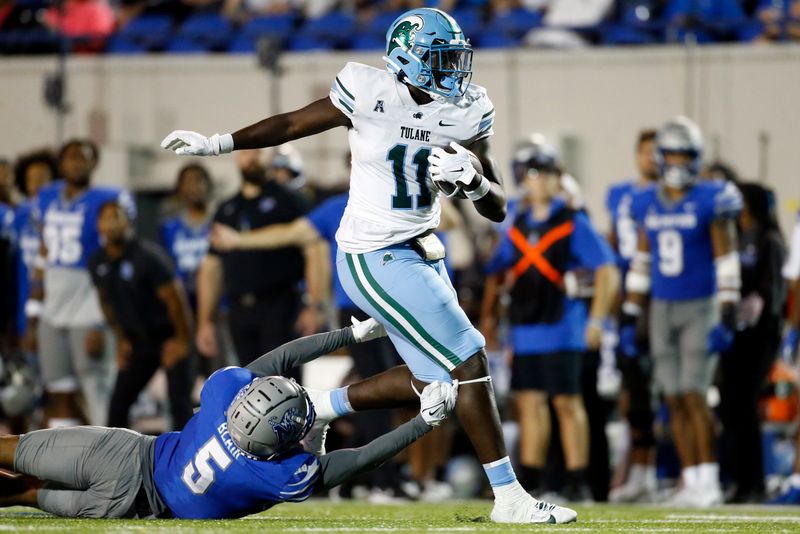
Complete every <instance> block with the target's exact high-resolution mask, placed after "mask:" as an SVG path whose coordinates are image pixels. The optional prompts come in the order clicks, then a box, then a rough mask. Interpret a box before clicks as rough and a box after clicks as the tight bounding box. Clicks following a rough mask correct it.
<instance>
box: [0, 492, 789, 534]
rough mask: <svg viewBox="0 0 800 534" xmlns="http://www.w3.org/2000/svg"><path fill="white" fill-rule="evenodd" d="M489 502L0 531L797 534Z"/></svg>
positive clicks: (669, 514)
mask: <svg viewBox="0 0 800 534" xmlns="http://www.w3.org/2000/svg"><path fill="white" fill-rule="evenodd" d="M490 507H491V504H490V503H489V502H488V501H466V502H449V503H443V504H400V505H381V506H378V505H370V504H365V503H359V502H346V503H339V504H335V503H331V502H329V501H322V500H319V501H310V502H306V503H304V504H292V505H282V506H278V507H276V508H275V509H273V510H271V511H269V512H266V513H263V514H259V515H253V516H250V517H248V518H246V519H239V520H235V521H177V520H169V521H165V520H159V521H140V520H87V519H72V520H70V519H55V518H53V517H51V516H48V515H46V514H43V513H40V512H36V511H32V510H29V509H25V508H14V509H8V510H3V511H2V512H0V531H11V532H19V531H28V532H70V531H71V532H87V533H92V532H133V531H140V532H187V533H188V532H191V533H198V534H200V533H211V532H214V533H226V534H227V533H235V532H258V533H260V534H267V533H269V534H271V533H274V532H397V533H403V532H426V531H427V532H510V531H517V530H547V531H561V532H698V531H704V532H769V533H776V534H777V533H779V532H800V508H783V507H782V508H763V507H746V508H744V507H733V508H732V507H724V508H716V509H713V510H668V509H658V508H641V507H635V506H609V505H595V506H584V507H579V508H578V510H579V512H580V515H579V517H578V522H577V523H573V524H570V525H532V526H526V527H512V526H510V525H495V524H492V523H490V522H489V521H488V517H487V516H488V514H489V511H490Z"/></svg>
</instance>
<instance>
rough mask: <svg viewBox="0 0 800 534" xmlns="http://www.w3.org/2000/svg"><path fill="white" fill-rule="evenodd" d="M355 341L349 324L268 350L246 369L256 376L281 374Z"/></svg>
mask: <svg viewBox="0 0 800 534" xmlns="http://www.w3.org/2000/svg"><path fill="white" fill-rule="evenodd" d="M355 342H356V339H355V338H354V337H353V329H352V328H350V327H349V326H348V327H347V328H340V329H339V330H334V331H333V332H325V333H324V334H315V335H313V336H308V337H301V338H300V339H295V340H294V341H290V342H289V343H284V344H283V345H281V346H280V347H278V348H277V349H275V350H271V351H269V352H268V353H266V354H264V355H263V356H261V357H260V358H258V359H257V360H255V361H254V362H252V363H251V364H250V365H248V366H247V369H248V370H249V371H251V372H252V373H253V374H256V375H258V376H274V375H283V374H284V373H285V372H286V371H288V370H289V369H292V368H294V367H297V366H298V365H303V364H304V363H308V362H310V361H312V360H316V359H317V358H319V357H320V356H322V355H323V354H329V353H331V352H333V351H335V350H337V349H340V348H342V347H344V346H347V345H352V344H353V343H355Z"/></svg>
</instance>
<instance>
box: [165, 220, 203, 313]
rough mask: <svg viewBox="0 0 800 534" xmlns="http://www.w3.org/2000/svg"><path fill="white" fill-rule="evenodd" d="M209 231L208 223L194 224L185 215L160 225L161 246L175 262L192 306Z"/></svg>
mask: <svg viewBox="0 0 800 534" xmlns="http://www.w3.org/2000/svg"><path fill="white" fill-rule="evenodd" d="M210 230H211V223H210V222H209V221H206V222H204V223H201V224H195V223H192V222H191V221H189V220H188V219H187V218H186V216H185V215H178V216H177V217H172V218H171V219H167V220H165V221H164V222H163V223H162V224H161V244H162V245H163V246H164V249H165V250H166V251H167V252H168V253H169V255H170V256H171V257H172V260H173V261H174V262H175V265H176V267H177V269H178V276H180V278H181V280H182V281H183V285H184V287H185V288H186V292H187V293H188V295H189V300H190V301H191V302H192V304H193V305H194V303H195V301H196V296H197V269H198V267H200V263H201V262H202V261H203V258H205V256H206V252H208V233H209V231H210Z"/></svg>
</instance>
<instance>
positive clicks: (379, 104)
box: [372, 100, 383, 113]
mask: <svg viewBox="0 0 800 534" xmlns="http://www.w3.org/2000/svg"><path fill="white" fill-rule="evenodd" d="M372 111H377V112H379V113H383V100H378V101H377V102H375V109H373V110H372Z"/></svg>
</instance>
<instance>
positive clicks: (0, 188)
mask: <svg viewBox="0 0 800 534" xmlns="http://www.w3.org/2000/svg"><path fill="white" fill-rule="evenodd" d="M13 183H14V174H13V173H12V172H11V165H10V164H8V163H0V198H5V197H6V196H8V195H10V194H11V187H12V184H13Z"/></svg>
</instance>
